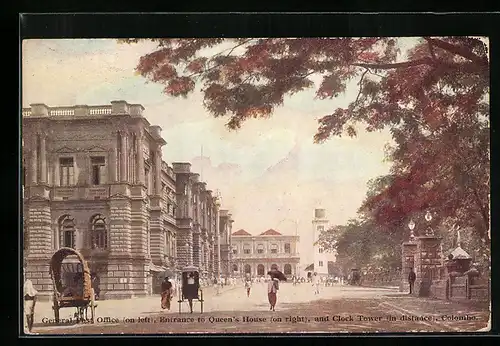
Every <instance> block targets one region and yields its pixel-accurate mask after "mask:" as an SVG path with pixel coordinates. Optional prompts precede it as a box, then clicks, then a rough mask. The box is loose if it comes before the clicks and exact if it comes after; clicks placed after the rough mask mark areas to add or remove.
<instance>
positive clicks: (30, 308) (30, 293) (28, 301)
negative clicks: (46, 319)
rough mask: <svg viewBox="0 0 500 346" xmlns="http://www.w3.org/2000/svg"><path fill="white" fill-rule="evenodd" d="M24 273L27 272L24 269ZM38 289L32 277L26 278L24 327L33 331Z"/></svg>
mask: <svg viewBox="0 0 500 346" xmlns="http://www.w3.org/2000/svg"><path fill="white" fill-rule="evenodd" d="M23 273H24V274H25V275H26V273H25V272H24V270H23ZM37 295H38V291H37V290H36V289H35V287H34V286H33V282H32V281H31V280H30V279H25V280H24V327H25V330H27V331H28V332H31V330H32V329H33V322H34V320H35V304H36V298H37Z"/></svg>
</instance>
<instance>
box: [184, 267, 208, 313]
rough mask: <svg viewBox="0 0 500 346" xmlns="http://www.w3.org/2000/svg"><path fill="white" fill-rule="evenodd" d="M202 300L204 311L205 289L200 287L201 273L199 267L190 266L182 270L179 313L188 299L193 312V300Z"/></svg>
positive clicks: (201, 309)
mask: <svg viewBox="0 0 500 346" xmlns="http://www.w3.org/2000/svg"><path fill="white" fill-rule="evenodd" d="M195 299H196V300H198V301H199V302H200V312H201V313H203V290H202V289H201V288H200V273H199V272H198V268H196V267H192V266H188V267H185V268H184V269H183V270H182V272H181V284H180V285H179V300H178V303H179V313H181V310H182V303H183V302H184V301H186V300H187V301H188V304H189V308H190V312H191V313H193V300H195Z"/></svg>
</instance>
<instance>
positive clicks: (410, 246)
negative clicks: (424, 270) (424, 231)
mask: <svg viewBox="0 0 500 346" xmlns="http://www.w3.org/2000/svg"><path fill="white" fill-rule="evenodd" d="M401 250H402V254H401V283H400V285H399V292H409V291H410V285H409V284H408V274H409V273H410V268H413V269H414V270H416V269H415V255H416V253H417V243H416V242H415V241H409V242H405V243H403V245H402V246H401Z"/></svg>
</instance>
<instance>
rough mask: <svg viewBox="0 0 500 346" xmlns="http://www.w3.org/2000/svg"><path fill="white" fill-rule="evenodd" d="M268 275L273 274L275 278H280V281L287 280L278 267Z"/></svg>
mask: <svg viewBox="0 0 500 346" xmlns="http://www.w3.org/2000/svg"><path fill="white" fill-rule="evenodd" d="M267 275H271V277H272V278H273V279H278V280H280V281H286V276H285V274H283V273H282V272H280V271H279V270H277V269H274V270H271V271H268V272H267Z"/></svg>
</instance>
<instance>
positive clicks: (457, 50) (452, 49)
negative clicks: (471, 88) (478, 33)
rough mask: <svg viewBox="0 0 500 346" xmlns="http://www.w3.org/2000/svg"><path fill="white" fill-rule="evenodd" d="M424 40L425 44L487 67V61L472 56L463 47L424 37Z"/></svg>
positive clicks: (471, 53)
mask: <svg viewBox="0 0 500 346" xmlns="http://www.w3.org/2000/svg"><path fill="white" fill-rule="evenodd" d="M424 39H425V40H426V41H427V42H429V43H430V44H432V45H433V46H436V47H439V48H441V49H444V50H446V51H448V52H450V53H453V54H456V55H460V56H461V57H464V58H466V59H467V60H470V61H472V62H475V63H476V64H479V65H481V66H488V65H489V64H488V60H487V59H485V58H482V57H480V56H478V55H476V54H474V53H473V52H472V51H470V50H468V49H465V48H463V47H460V46H457V45H454V44H451V43H448V42H445V41H442V40H438V39H433V38H430V37H424Z"/></svg>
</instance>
